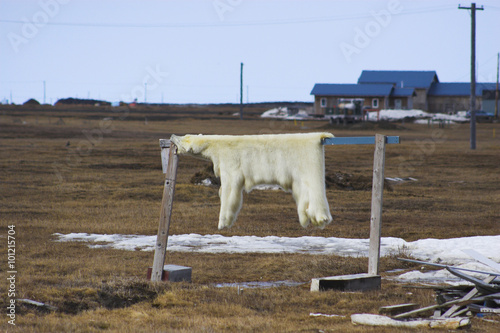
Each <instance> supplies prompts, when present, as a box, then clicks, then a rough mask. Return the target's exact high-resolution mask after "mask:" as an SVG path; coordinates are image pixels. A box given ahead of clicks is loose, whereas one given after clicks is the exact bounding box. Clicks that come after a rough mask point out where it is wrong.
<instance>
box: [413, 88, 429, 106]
mask: <svg viewBox="0 0 500 333" xmlns="http://www.w3.org/2000/svg"><path fill="white" fill-rule="evenodd" d="M415 94H416V96H415V97H413V108H414V109H419V110H423V111H427V110H428V109H429V108H428V102H427V89H425V88H415Z"/></svg>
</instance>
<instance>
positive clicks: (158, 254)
mask: <svg viewBox="0 0 500 333" xmlns="http://www.w3.org/2000/svg"><path fill="white" fill-rule="evenodd" d="M397 143H399V136H385V135H382V134H376V135H375V136H366V137H333V138H328V139H325V140H323V142H322V144H323V145H363V144H375V154H374V160H373V185H372V207H371V218H370V249H369V255H368V274H370V275H378V272H379V258H380V235H381V225H382V194H383V189H384V167H385V145H386V144H397ZM160 148H161V160H162V169H163V173H164V174H165V187H164V190H163V199H162V207H161V213H160V223H159V227H158V235H157V241H156V246H155V255H154V261H153V267H152V273H151V281H161V277H162V273H163V266H164V264H165V256H166V248H167V242H168V229H169V226H170V217H171V214H172V205H173V199H174V192H175V181H176V177H177V163H178V156H177V147H176V146H175V145H173V144H172V143H171V142H170V140H168V139H160Z"/></svg>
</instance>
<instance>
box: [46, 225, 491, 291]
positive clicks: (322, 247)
mask: <svg viewBox="0 0 500 333" xmlns="http://www.w3.org/2000/svg"><path fill="white" fill-rule="evenodd" d="M55 235H56V236H57V240H58V241H60V242H87V243H88V246H89V247H90V248H113V249H120V250H129V251H137V250H140V251H153V249H154V245H155V242H156V236H143V235H120V234H114V235H106V234H104V235H102V234H87V233H71V234H66V235H64V234H55ZM368 246H369V240H368V239H349V238H336V237H328V238H327V237H311V236H304V237H277V236H267V237H257V236H232V237H225V236H222V235H199V234H184V235H171V236H170V237H169V238H168V247H167V249H168V251H178V252H201V253H305V254H311V255H314V254H335V255H340V256H354V257H366V256H367V255H368ZM467 249H474V250H475V251H476V252H478V253H480V254H482V255H483V256H485V257H488V258H490V259H492V260H493V261H495V262H500V236H476V237H463V238H451V239H432V238H430V239H421V240H417V241H414V242H406V241H405V240H403V239H401V238H393V237H383V238H382V240H381V251H380V252H381V256H388V255H396V256H398V255H402V254H407V255H410V256H411V257H413V258H416V259H418V260H423V261H429V262H434V263H440V264H447V265H453V266H455V267H461V268H467V269H473V270H481V271H487V272H495V271H494V270H493V268H491V267H488V266H486V265H483V264H481V263H478V262H477V261H475V260H474V259H472V258H471V257H470V256H469V255H467V254H465V253H464V252H462V250H467ZM428 268H430V267H428V266H427V267H425V271H411V272H406V273H404V274H401V275H399V276H398V277H396V279H398V280H404V281H421V282H448V283H455V282H457V281H460V280H459V279H457V278H455V277H454V276H453V275H451V274H449V273H448V272H447V271H446V270H438V271H428ZM499 273H500V272H499ZM471 275H474V276H476V277H483V275H481V274H471ZM461 281H463V280H461Z"/></svg>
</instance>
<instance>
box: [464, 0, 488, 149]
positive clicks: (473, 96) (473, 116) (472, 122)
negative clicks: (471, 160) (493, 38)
mask: <svg viewBox="0 0 500 333" xmlns="http://www.w3.org/2000/svg"><path fill="white" fill-rule="evenodd" d="M458 9H470V13H471V15H470V17H471V25H470V149H472V150H474V149H476V10H484V8H483V6H481V8H476V4H475V3H474V2H473V3H471V6H470V7H462V6H460V5H458Z"/></svg>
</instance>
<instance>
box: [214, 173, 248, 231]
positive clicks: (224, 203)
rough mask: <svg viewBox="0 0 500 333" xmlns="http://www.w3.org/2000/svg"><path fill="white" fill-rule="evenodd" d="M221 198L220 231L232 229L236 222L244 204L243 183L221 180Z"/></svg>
mask: <svg viewBox="0 0 500 333" xmlns="http://www.w3.org/2000/svg"><path fill="white" fill-rule="evenodd" d="M219 197H220V202H221V205H220V214H219V230H220V229H223V228H225V227H231V226H232V225H233V223H234V221H236V217H237V216H238V213H239V212H240V209H241V205H242V203H243V183H242V182H237V181H228V180H226V179H224V180H223V179H221V187H220V189H219Z"/></svg>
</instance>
